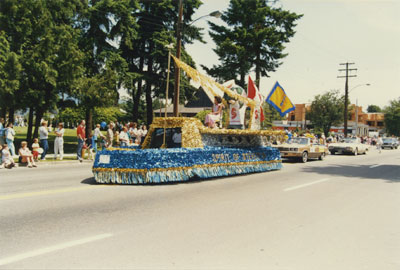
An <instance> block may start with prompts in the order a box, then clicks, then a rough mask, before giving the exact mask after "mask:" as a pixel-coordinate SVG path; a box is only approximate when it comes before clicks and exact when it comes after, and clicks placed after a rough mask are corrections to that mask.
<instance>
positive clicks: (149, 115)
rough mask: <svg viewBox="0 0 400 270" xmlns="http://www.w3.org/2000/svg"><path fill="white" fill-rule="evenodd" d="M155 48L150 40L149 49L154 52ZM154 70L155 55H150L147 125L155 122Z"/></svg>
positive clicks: (147, 83) (147, 87)
mask: <svg viewBox="0 0 400 270" xmlns="http://www.w3.org/2000/svg"><path fill="white" fill-rule="evenodd" d="M153 48H154V44H153V42H150V47H149V51H150V52H152V51H153ZM152 72H153V57H152V56H151V55H150V56H149V59H148V62H147V74H148V76H147V78H146V110H147V125H150V124H151V123H152V122H153V99H152V98H151V86H152V80H151V78H152Z"/></svg>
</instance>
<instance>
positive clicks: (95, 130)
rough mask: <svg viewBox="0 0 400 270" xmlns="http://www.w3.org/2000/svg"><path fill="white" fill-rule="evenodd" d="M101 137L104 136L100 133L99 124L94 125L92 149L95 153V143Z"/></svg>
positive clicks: (103, 137)
mask: <svg viewBox="0 0 400 270" xmlns="http://www.w3.org/2000/svg"><path fill="white" fill-rule="evenodd" d="M101 139H105V136H104V135H103V134H101V131H100V124H97V125H96V128H95V129H94V132H93V140H94V144H93V149H94V151H95V152H96V153H97V143H98V142H99V141H100V140H101Z"/></svg>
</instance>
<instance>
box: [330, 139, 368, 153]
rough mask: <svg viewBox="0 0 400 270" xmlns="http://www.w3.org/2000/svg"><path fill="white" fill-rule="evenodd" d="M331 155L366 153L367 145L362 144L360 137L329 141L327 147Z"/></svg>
mask: <svg viewBox="0 0 400 270" xmlns="http://www.w3.org/2000/svg"><path fill="white" fill-rule="evenodd" d="M328 149H329V152H331V154H332V155H334V154H336V153H338V154H353V155H355V156H357V155H358V154H367V152H368V145H366V144H362V143H361V141H360V138H345V139H344V141H343V142H340V143H331V144H330V145H329V147H328Z"/></svg>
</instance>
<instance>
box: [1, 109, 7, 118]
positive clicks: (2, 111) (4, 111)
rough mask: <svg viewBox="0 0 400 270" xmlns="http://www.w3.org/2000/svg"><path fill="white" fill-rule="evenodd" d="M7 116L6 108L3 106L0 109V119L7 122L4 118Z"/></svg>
mask: <svg viewBox="0 0 400 270" xmlns="http://www.w3.org/2000/svg"><path fill="white" fill-rule="evenodd" d="M6 116H7V108H6V106H4V107H3V108H1V111H0V118H3V119H4V120H7V119H6V118H7V117H6Z"/></svg>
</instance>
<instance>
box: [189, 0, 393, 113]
mask: <svg viewBox="0 0 400 270" xmlns="http://www.w3.org/2000/svg"><path fill="white" fill-rule="evenodd" d="M203 3H204V4H203V5H202V6H201V7H200V8H199V9H198V10H197V12H196V14H195V15H194V16H193V19H196V18H198V17H200V16H203V15H205V14H209V13H210V12H212V11H215V10H219V11H221V12H224V11H226V10H227V8H228V6H229V0H203ZM278 5H280V6H281V7H282V8H283V9H284V10H289V11H291V12H295V13H297V14H303V15H304V16H303V17H302V18H301V19H300V20H298V21H297V26H296V28H295V30H296V34H295V36H294V37H293V38H292V39H291V40H290V43H287V44H286V49H285V51H284V52H285V53H287V54H288V56H287V57H286V58H284V59H283V60H282V62H283V64H282V65H281V66H280V67H279V68H278V69H277V71H275V72H273V73H270V74H269V76H270V77H268V78H267V77H263V78H262V79H261V83H260V92H261V93H262V94H263V95H264V96H267V95H268V93H269V92H270V91H271V88H272V87H273V85H274V84H275V82H276V81H278V82H279V83H280V85H281V86H282V87H283V88H284V89H285V92H286V94H287V95H288V97H289V98H290V99H291V101H292V103H294V104H302V103H310V102H311V101H312V100H313V99H314V97H315V96H316V95H319V94H324V93H326V92H327V91H330V90H339V91H340V92H341V93H343V94H344V89H345V79H344V78H337V77H338V76H344V75H345V73H344V72H340V71H338V70H339V69H343V68H345V66H343V65H340V64H341V63H346V62H349V63H354V65H350V66H349V68H357V71H353V72H352V73H351V75H357V77H355V78H350V79H349V90H350V93H349V98H350V101H351V103H352V104H356V103H357V104H358V105H359V106H362V107H363V110H364V111H366V109H367V107H368V105H378V106H380V107H385V106H388V105H389V102H390V100H394V99H396V100H397V99H399V98H400V91H399V90H400V52H399V50H400V15H399V14H400V0H323V1H322V0H281V1H279V3H278ZM207 20H210V21H212V22H214V23H216V24H223V22H222V21H221V20H220V19H217V18H213V17H207V18H204V19H200V20H199V21H196V22H195V24H196V26H199V27H203V28H204V30H203V33H204V38H205V41H206V42H207V43H206V44H203V43H201V42H195V43H194V44H191V45H187V46H186V49H187V50H188V52H189V53H190V55H191V56H192V57H193V59H194V60H195V62H196V64H197V67H198V69H199V70H200V71H201V68H200V64H202V65H205V66H207V67H212V66H213V65H215V64H219V61H218V56H217V55H216V54H215V53H214V52H213V50H212V49H213V48H215V44H214V42H213V41H212V39H211V38H210V37H209V35H208V24H207ZM250 75H251V76H252V79H253V80H254V79H255V75H254V74H250ZM366 84H370V86H367V85H366Z"/></svg>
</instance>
